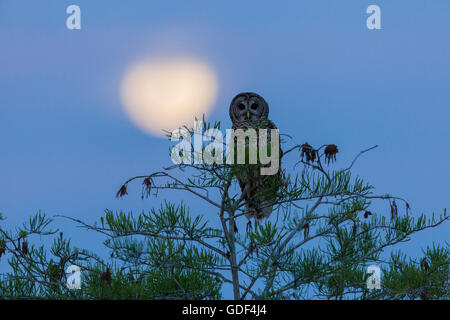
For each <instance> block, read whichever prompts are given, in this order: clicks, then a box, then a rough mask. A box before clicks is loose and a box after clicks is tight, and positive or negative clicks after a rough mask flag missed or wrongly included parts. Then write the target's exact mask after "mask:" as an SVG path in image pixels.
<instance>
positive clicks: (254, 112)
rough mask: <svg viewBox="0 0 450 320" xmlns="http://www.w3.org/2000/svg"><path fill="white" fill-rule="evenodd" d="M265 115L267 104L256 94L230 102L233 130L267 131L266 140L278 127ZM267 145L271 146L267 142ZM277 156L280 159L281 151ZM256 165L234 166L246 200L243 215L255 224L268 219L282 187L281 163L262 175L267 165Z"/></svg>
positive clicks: (235, 98) (243, 95) (249, 94)
mask: <svg viewBox="0 0 450 320" xmlns="http://www.w3.org/2000/svg"><path fill="white" fill-rule="evenodd" d="M268 116H269V105H268V104H267V102H266V101H265V100H264V98H263V97H261V96H260V95H258V94H256V93H252V92H244V93H239V94H238V95H237V96H235V97H234V98H233V100H232V101H231V104H230V118H231V121H232V123H233V129H234V130H236V129H242V130H244V131H246V130H248V129H249V128H254V129H255V130H256V132H257V133H258V130H261V129H266V130H267V129H269V130H267V131H268V132H267V136H268V140H269V139H270V129H277V127H276V126H275V124H274V123H273V122H272V121H270V120H269V119H268ZM268 144H269V145H270V143H269V141H268ZM247 145H248V143H247ZM278 145H279V144H278ZM279 155H280V159H281V155H282V151H281V148H280V150H279ZM258 162H259V160H258ZM258 162H257V164H254V165H252V164H250V165H249V164H247V163H246V164H245V165H239V164H236V163H235V165H234V168H235V171H234V174H235V176H236V178H237V180H238V182H239V185H240V188H241V192H242V196H241V198H242V199H243V200H244V201H245V213H246V216H247V218H248V219H249V220H250V219H251V218H254V219H255V220H257V221H259V220H261V219H262V218H267V217H269V216H270V214H271V213H272V210H273V205H274V203H275V202H276V195H277V192H278V190H279V186H280V184H281V177H280V171H281V170H280V168H281V161H280V163H279V167H278V171H277V172H276V173H275V174H274V175H261V172H260V169H261V167H262V166H266V167H267V166H268V165H262V164H259V163H258Z"/></svg>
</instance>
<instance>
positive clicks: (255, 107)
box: [250, 103, 259, 110]
mask: <svg viewBox="0 0 450 320" xmlns="http://www.w3.org/2000/svg"><path fill="white" fill-rule="evenodd" d="M258 107H259V105H258V104H257V103H253V104H252V105H251V106H250V108H251V109H252V110H256V109H258Z"/></svg>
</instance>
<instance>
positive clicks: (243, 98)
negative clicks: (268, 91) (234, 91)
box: [230, 92, 269, 123]
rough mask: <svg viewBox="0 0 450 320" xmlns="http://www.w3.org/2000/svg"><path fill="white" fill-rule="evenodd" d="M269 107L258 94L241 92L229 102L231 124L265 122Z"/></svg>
mask: <svg viewBox="0 0 450 320" xmlns="http://www.w3.org/2000/svg"><path fill="white" fill-rule="evenodd" d="M268 116H269V105H268V104H267V102H266V100H264V98H263V97H261V96H260V95H259V94H256V93H253V92H242V93H239V94H238V95H237V96H235V97H234V98H233V100H231V104H230V118H231V121H232V122H233V123H235V122H241V121H251V122H258V121H261V120H267V118H268Z"/></svg>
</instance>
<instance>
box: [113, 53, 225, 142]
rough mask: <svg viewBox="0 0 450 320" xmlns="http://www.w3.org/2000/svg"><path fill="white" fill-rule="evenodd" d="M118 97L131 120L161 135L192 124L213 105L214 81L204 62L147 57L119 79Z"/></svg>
mask: <svg viewBox="0 0 450 320" xmlns="http://www.w3.org/2000/svg"><path fill="white" fill-rule="evenodd" d="M120 91H121V92H120V93H121V100H122V104H123V106H124V110H125V112H126V114H127V115H128V117H129V118H130V119H131V121H132V122H133V123H134V124H135V125H136V126H137V127H138V128H140V129H141V130H143V131H145V132H147V133H150V134H152V135H155V136H160V137H162V136H163V135H164V132H163V131H162V130H168V131H172V130H174V129H176V128H179V127H181V126H183V125H187V126H188V127H192V126H193V125H194V118H195V117H197V118H198V119H201V118H202V115H203V114H206V113H207V112H208V111H209V110H210V109H211V108H212V106H213V105H214V103H215V101H216V98H217V92H218V80H217V76H216V74H215V72H214V71H213V70H212V69H211V68H210V67H209V66H208V65H207V64H205V63H203V62H200V61H197V60H193V59H171V60H148V61H141V62H139V63H136V64H135V65H133V66H131V67H130V68H129V69H128V70H127V71H126V72H125V75H124V77H123V79H122V83H121V88H120Z"/></svg>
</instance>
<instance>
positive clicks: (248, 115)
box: [247, 111, 250, 119]
mask: <svg viewBox="0 0 450 320" xmlns="http://www.w3.org/2000/svg"><path fill="white" fill-rule="evenodd" d="M247 119H250V111H247Z"/></svg>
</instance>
